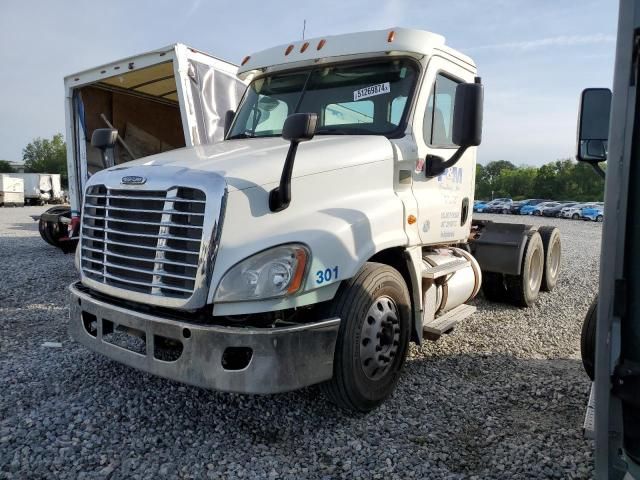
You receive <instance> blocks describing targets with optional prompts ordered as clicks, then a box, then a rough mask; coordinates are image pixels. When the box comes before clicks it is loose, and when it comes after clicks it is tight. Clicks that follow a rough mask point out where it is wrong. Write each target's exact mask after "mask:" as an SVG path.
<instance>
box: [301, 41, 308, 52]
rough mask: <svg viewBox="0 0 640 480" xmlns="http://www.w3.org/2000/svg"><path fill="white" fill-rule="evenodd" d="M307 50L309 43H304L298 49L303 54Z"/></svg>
mask: <svg viewBox="0 0 640 480" xmlns="http://www.w3.org/2000/svg"><path fill="white" fill-rule="evenodd" d="M307 48H309V42H304V43H303V44H302V46H301V47H300V53H304V51H305V50H306V49H307Z"/></svg>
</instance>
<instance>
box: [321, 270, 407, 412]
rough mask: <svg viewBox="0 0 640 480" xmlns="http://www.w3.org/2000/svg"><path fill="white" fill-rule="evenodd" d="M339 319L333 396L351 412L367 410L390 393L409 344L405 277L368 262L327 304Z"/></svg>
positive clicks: (326, 385) (327, 385)
mask: <svg viewBox="0 0 640 480" xmlns="http://www.w3.org/2000/svg"><path fill="white" fill-rule="evenodd" d="M328 310H329V311H328V314H329V315H330V316H335V317H339V318H340V319H341V321H340V329H339V331H338V339H337V342H336V349H335V354H334V360H333V378H332V379H331V380H329V381H328V382H326V383H324V384H323V388H324V391H325V392H326V393H327V395H328V397H329V398H330V399H331V400H332V401H333V402H334V403H335V404H337V405H338V406H339V407H341V408H344V409H346V410H352V411H359V412H368V411H370V410H373V409H374V408H376V407H377V406H378V405H380V404H381V403H382V402H383V401H384V400H385V399H386V398H387V397H389V396H390V395H391V393H392V392H393V390H394V389H395V386H396V384H397V382H398V379H399V377H400V372H401V371H402V367H403V365H404V361H405V358H406V355H407V348H408V345H409V330H410V329H409V326H410V319H411V303H410V299H409V290H408V289H407V285H406V284H405V282H404V279H403V278H402V275H400V273H399V272H398V271H397V270H395V269H394V268H391V267H389V266H388V265H383V264H380V263H366V264H365V265H364V267H362V269H361V270H360V271H359V272H358V273H357V274H356V276H355V277H353V278H352V279H350V280H348V281H347V282H345V283H343V285H341V287H340V289H339V290H338V293H337V294H336V296H335V298H334V299H333V301H332V302H331V304H330V306H329V308H328Z"/></svg>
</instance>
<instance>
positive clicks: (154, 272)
mask: <svg viewBox="0 0 640 480" xmlns="http://www.w3.org/2000/svg"><path fill="white" fill-rule="evenodd" d="M205 206H206V197H205V194H204V192H202V191H201V190H198V189H194V188H187V187H174V188H172V189H170V190H167V191H163V190H123V189H109V188H107V187H105V186H104V185H93V186H90V187H89V188H88V189H87V192H86V194H85V200H84V206H83V211H82V243H81V251H80V253H81V265H82V272H83V274H84V275H85V276H87V277H88V278H90V279H92V280H94V281H97V282H100V283H103V284H106V285H109V286H111V287H115V288H120V289H124V290H130V291H134V292H140V293H145V294H150V295H158V296H164V297H173V298H181V299H184V298H189V297H190V296H191V295H192V294H193V292H194V288H195V282H196V275H197V271H198V263H199V257H200V251H201V243H202V234H203V224H204V213H205Z"/></svg>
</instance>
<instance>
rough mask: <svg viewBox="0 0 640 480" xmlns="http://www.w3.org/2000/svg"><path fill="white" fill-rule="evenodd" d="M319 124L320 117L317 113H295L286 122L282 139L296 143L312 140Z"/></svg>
mask: <svg viewBox="0 0 640 480" xmlns="http://www.w3.org/2000/svg"><path fill="white" fill-rule="evenodd" d="M317 124H318V115H317V114H315V113H294V114H292V115H289V116H288V117H287V119H286V120H285V121H284V126H283V128H282V138H284V139H285V140H289V141H291V142H295V143H298V142H305V141H307V140H311V139H312V138H313V136H314V135H315V133H316V125H317Z"/></svg>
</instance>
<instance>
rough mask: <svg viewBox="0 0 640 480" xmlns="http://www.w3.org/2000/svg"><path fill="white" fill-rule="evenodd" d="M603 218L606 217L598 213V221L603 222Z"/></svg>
mask: <svg viewBox="0 0 640 480" xmlns="http://www.w3.org/2000/svg"><path fill="white" fill-rule="evenodd" d="M602 220H604V217H603V216H602V215H598V216H597V217H596V222H602Z"/></svg>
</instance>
